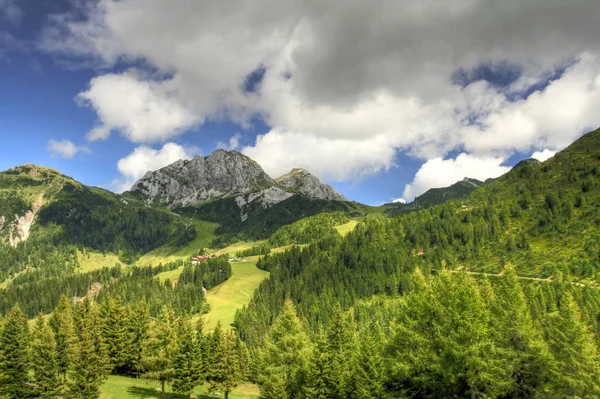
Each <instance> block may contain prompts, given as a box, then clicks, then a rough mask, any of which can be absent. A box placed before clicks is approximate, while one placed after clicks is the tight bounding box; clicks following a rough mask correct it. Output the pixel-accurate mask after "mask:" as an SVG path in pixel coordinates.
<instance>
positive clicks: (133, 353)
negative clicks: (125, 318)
mask: <svg viewBox="0 0 600 399" xmlns="http://www.w3.org/2000/svg"><path fill="white" fill-rule="evenodd" d="M149 324H150V311H149V309H148V303H147V302H146V298H145V297H144V298H142V300H141V301H139V302H138V303H137V304H136V306H135V308H134V309H133V311H132V312H131V317H130V320H129V338H130V342H129V345H128V367H129V369H130V370H132V371H135V372H136V373H138V374H139V373H140V372H141V360H142V353H143V345H144V341H145V340H146V339H147V338H148V326H149Z"/></svg>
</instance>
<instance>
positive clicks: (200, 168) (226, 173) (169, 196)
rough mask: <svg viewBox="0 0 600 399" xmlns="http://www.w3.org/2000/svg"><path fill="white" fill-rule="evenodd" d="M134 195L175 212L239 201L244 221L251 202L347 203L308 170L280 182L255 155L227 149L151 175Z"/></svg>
mask: <svg viewBox="0 0 600 399" xmlns="http://www.w3.org/2000/svg"><path fill="white" fill-rule="evenodd" d="M130 193H132V194H133V195H135V196H136V197H138V198H140V199H142V200H144V201H146V202H147V203H154V204H160V205H164V206H168V207H170V208H176V207H182V206H189V205H194V204H200V203H203V202H206V201H210V200H214V199H219V198H226V197H235V198H236V202H237V203H238V205H239V206H240V210H241V212H242V218H243V217H244V209H243V208H245V207H246V206H247V205H248V204H249V203H250V202H255V201H260V202H261V204H262V206H263V207H268V206H270V205H273V204H276V203H278V202H281V201H284V200H286V199H287V198H289V197H291V196H292V195H295V194H301V195H304V196H305V197H308V198H310V199H327V200H338V201H347V199H346V197H344V196H343V195H341V194H339V193H338V192H337V191H335V189H334V188H333V187H331V186H329V185H327V184H322V183H321V182H320V181H319V179H318V178H317V177H315V176H314V175H312V174H310V173H309V172H307V171H305V170H303V169H294V170H292V172H290V173H289V174H287V175H285V176H282V177H280V178H279V179H276V180H275V179H273V178H271V177H270V176H269V175H268V174H267V173H265V171H264V170H263V169H262V168H261V167H260V165H259V164H258V163H256V162H255V161H253V160H252V159H250V158H249V157H247V156H245V155H243V154H241V153H240V152H238V151H226V150H216V151H215V152H213V153H212V154H210V155H209V156H196V157H194V158H193V159H191V160H179V161H176V162H174V163H172V164H171V165H168V166H166V167H164V168H162V169H159V170H157V171H153V172H147V173H146V174H145V175H144V177H143V178H141V179H140V180H138V181H137V182H136V183H135V184H134V185H133V187H132V188H131V190H130ZM249 194H252V195H249ZM248 195H249V196H248Z"/></svg>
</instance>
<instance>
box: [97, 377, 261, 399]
mask: <svg viewBox="0 0 600 399" xmlns="http://www.w3.org/2000/svg"><path fill="white" fill-rule="evenodd" d="M166 392H167V393H168V394H167V398H169V399H183V398H187V397H186V396H183V395H177V394H174V393H172V390H171V386H170V385H167V386H166ZM259 393H260V391H259V389H258V387H257V386H256V385H253V384H242V385H240V386H238V387H237V388H236V389H234V390H233V392H231V393H230V394H229V397H230V398H231V399H251V398H257V397H258V395H259ZM220 397H222V395H219V394H218V393H215V394H212V395H209V394H208V389H207V388H206V387H204V386H202V387H198V388H196V389H195V390H194V393H193V394H192V398H197V399H212V398H220ZM100 398H101V399H154V398H160V384H159V383H158V382H156V381H147V380H141V379H136V378H130V377H121V376H117V375H111V376H109V377H108V379H107V380H106V381H105V382H104V384H103V385H102V387H101V388H100Z"/></svg>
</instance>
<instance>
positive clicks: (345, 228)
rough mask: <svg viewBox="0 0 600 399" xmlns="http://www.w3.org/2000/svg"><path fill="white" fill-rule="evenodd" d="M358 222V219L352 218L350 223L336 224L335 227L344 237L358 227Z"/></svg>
mask: <svg viewBox="0 0 600 399" xmlns="http://www.w3.org/2000/svg"><path fill="white" fill-rule="evenodd" d="M357 224H358V220H350V221H349V222H348V223H344V224H342V225H339V226H335V229H336V230H337V231H338V233H340V235H341V236H342V237H344V236H346V235H347V234H348V233H350V232H351V231H352V230H354V228H355V227H356V225H357Z"/></svg>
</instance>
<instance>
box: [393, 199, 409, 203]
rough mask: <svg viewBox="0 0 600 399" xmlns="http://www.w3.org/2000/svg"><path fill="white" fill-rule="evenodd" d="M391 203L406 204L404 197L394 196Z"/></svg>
mask: <svg viewBox="0 0 600 399" xmlns="http://www.w3.org/2000/svg"><path fill="white" fill-rule="evenodd" d="M392 203H393V204H406V200H405V199H404V198H396V199H393V200H392Z"/></svg>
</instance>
